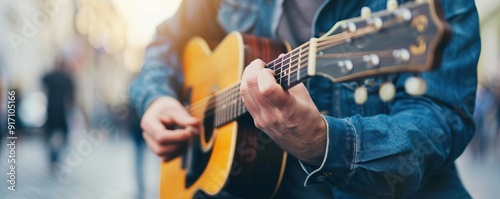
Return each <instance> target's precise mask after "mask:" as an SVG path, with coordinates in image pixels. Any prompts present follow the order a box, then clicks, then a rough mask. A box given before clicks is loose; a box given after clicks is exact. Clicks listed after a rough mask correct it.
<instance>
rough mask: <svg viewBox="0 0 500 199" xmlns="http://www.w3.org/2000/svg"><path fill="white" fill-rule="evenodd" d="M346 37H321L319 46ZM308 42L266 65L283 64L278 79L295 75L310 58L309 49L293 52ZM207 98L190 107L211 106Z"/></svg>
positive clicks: (330, 43) (324, 46) (192, 108)
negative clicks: (286, 68) (207, 102)
mask: <svg viewBox="0 0 500 199" xmlns="http://www.w3.org/2000/svg"><path fill="white" fill-rule="evenodd" d="M360 30H361V29H360ZM345 39H347V36H344V37H343V38H337V39H334V38H331V37H326V38H324V39H321V40H320V41H318V43H321V45H318V48H320V47H323V48H322V49H324V48H327V47H328V46H327V45H336V44H337V43H341V41H343V40H345ZM330 40H331V41H330ZM308 44H309V43H308V42H306V43H304V44H302V45H301V46H299V47H298V48H296V49H294V50H292V51H291V52H290V53H287V55H285V56H282V57H280V58H277V59H275V60H273V61H271V62H269V63H268V64H266V65H269V64H271V63H273V62H275V63H273V65H274V67H276V65H278V66H279V65H281V66H279V67H277V68H275V71H277V70H281V71H282V72H280V73H278V74H276V75H275V76H279V77H280V78H278V79H277V80H284V79H285V78H286V77H283V75H285V76H286V75H287V72H288V74H294V75H295V72H297V71H299V70H302V69H303V68H305V67H307V66H305V67H297V66H299V65H302V64H303V63H304V62H306V61H307V59H305V58H308V51H305V52H301V53H299V54H293V52H296V51H300V49H301V48H303V47H305V46H307V45H308ZM288 55H289V57H287V56H288ZM285 57H286V58H285ZM299 57H300V58H301V60H299V59H298V58H299ZM289 58H292V59H291V60H290V59H289ZM280 59H281V60H280ZM277 60H279V61H278V62H276V61H277ZM296 61H298V62H299V63H296V64H292V65H290V64H286V65H282V64H283V63H284V62H288V63H293V62H296ZM287 66H288V68H294V69H293V70H282V69H283V68H285V67H287ZM231 87H232V86H230V87H229V89H228V90H231V89H232V88H231ZM228 90H226V89H224V90H221V91H220V92H216V93H214V94H213V95H221V94H222V95H224V94H226V93H225V92H228ZM206 100H209V99H205V100H203V99H202V100H200V101H197V102H198V103H197V102H195V103H193V104H191V105H190V107H189V108H190V109H191V110H195V109H196V108H195V107H196V106H197V104H199V105H201V106H204V107H205V106H211V105H212V104H208V105H207V104H206V103H205V102H204V101H206ZM221 100H224V99H221ZM219 101H220V100H217V102H219ZM213 103H216V102H213Z"/></svg>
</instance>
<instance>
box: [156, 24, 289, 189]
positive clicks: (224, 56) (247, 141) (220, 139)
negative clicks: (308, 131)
mask: <svg viewBox="0 0 500 199" xmlns="http://www.w3.org/2000/svg"><path fill="white" fill-rule="evenodd" d="M285 51H286V47H285V46H284V45H283V44H281V43H279V42H274V41H270V40H267V39H261V38H257V37H252V36H244V35H241V34H239V33H231V34H229V35H228V36H227V37H226V38H224V40H223V41H222V42H221V43H220V44H219V45H218V46H217V48H216V49H215V50H214V51H211V49H210V48H209V46H208V44H207V43H206V42H205V41H204V40H203V39H201V38H194V39H193V40H191V42H189V43H188V44H187V46H186V47H185V50H184V54H183V58H182V61H183V67H184V68H183V73H184V77H185V79H184V88H183V92H184V98H185V100H186V101H187V102H189V103H194V102H201V103H197V104H196V106H206V107H210V106H209V105H210V104H213V103H215V102H216V101H217V99H216V98H215V95H213V93H214V92H216V91H218V90H221V89H224V88H226V87H229V86H231V85H234V84H236V83H238V82H239V81H240V78H241V74H242V73H243V69H244V67H245V66H246V65H247V64H249V62H251V61H252V60H254V59H256V58H260V59H263V60H264V61H270V60H271V59H273V58H276V57H278V56H279V54H281V53H284V52H285ZM211 96H212V97H211ZM207 99H208V100H207ZM202 110H203V111H191V112H190V113H191V114H192V115H193V116H195V117H197V118H199V119H200V120H201V121H202V126H201V127H200V130H201V132H200V135H199V136H197V137H196V138H194V139H193V140H192V141H191V142H190V143H189V146H188V150H187V152H186V154H185V155H183V156H180V157H177V158H176V159H174V160H171V161H169V162H167V163H162V166H161V187H160V190H161V191H160V198H162V199H167V198H204V197H205V198H219V197H223V196H224V195H226V194H230V195H233V196H238V197H241V198H272V197H273V196H274V194H275V193H276V191H277V190H278V187H279V185H280V182H281V179H282V177H283V173H284V169H285V162H286V153H285V152H284V151H283V150H282V149H281V148H279V147H278V146H277V145H276V143H274V142H273V141H272V140H271V139H270V138H269V137H268V136H267V135H265V133H263V132H261V131H260V130H258V129H257V128H256V127H255V126H254V123H253V120H252V118H251V116H250V115H249V114H248V113H247V114H244V115H242V116H240V117H238V118H237V119H236V120H234V121H230V122H228V123H226V124H224V125H222V126H218V127H216V126H214V122H213V121H214V117H216V116H214V115H213V114H212V115H211V114H210V113H213V109H210V108H206V109H202Z"/></svg>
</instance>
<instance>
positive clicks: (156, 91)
mask: <svg viewBox="0 0 500 199" xmlns="http://www.w3.org/2000/svg"><path fill="white" fill-rule="evenodd" d="M217 7H218V1H215V0H214V1H205V0H203V1H198V0H184V1H182V4H181V6H180V7H179V10H178V11H177V13H176V14H175V15H174V16H173V17H172V18H170V19H168V20H166V21H165V22H163V23H162V24H160V25H159V26H158V27H157V32H156V36H155V37H154V39H153V41H152V42H151V43H150V44H149V46H148V47H147V49H146V54H145V61H144V64H143V67H142V69H141V72H140V74H139V75H138V76H137V78H136V79H135V80H134V81H133V82H132V84H131V86H130V95H131V98H132V103H133V105H134V106H135V108H136V109H137V110H138V112H139V113H140V115H142V114H143V113H144V111H145V110H146V108H147V106H148V105H149V104H150V103H151V102H152V101H153V100H154V99H156V98H158V97H160V96H172V97H175V98H177V99H179V97H180V90H181V88H182V83H183V77H182V71H181V67H180V64H181V63H180V59H179V56H180V54H181V52H182V49H183V47H184V44H185V43H186V42H187V41H188V40H189V39H190V38H192V37H194V36H201V37H203V38H204V39H206V40H220V39H221V38H222V37H223V35H224V34H223V32H222V30H221V28H220V26H219V24H218V23H217V21H216V13H217Z"/></svg>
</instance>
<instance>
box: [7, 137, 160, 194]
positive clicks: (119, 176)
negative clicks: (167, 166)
mask: <svg viewBox="0 0 500 199" xmlns="http://www.w3.org/2000/svg"><path fill="white" fill-rule="evenodd" d="M82 139H83V137H79V138H74V137H73V139H72V146H71V149H72V150H73V152H69V153H67V154H66V155H65V157H66V158H68V159H67V161H69V162H71V163H69V162H67V163H66V167H60V168H59V169H56V170H59V173H53V172H52V171H51V169H50V167H49V166H48V160H47V158H46V157H47V154H46V149H45V147H44V144H43V142H42V140H41V139H37V138H35V137H31V138H27V139H23V140H19V142H18V143H19V144H18V146H17V155H18V157H17V160H16V161H17V165H18V168H17V176H16V178H17V184H16V192H11V191H9V190H8V189H7V186H8V183H7V182H6V179H7V177H8V176H7V175H6V173H7V167H6V166H7V158H6V156H5V155H6V151H5V150H4V149H5V147H6V144H4V143H3V144H2V145H1V147H2V155H1V158H0V160H1V163H0V165H1V174H2V175H0V179H2V180H1V183H0V185H1V189H0V198H2V199H87V198H88V199H115V198H116V199H137V198H138V197H137V194H136V192H137V189H136V184H135V182H136V180H135V175H134V165H135V164H134V151H133V150H134V147H133V144H132V142H131V140H130V139H126V138H116V137H115V138H109V137H108V138H105V139H104V140H103V141H102V143H101V144H99V145H97V146H93V147H92V149H91V152H90V153H83V154H79V153H77V152H74V151H75V150H77V148H76V146H78V143H82V141H81V140H82ZM83 140H84V139H83ZM83 142H85V141H83ZM80 146H83V145H80ZM88 146H90V145H88ZM70 151H71V150H70ZM87 151H90V150H87ZM78 157H80V158H78ZM70 159H71V160H70ZM158 161H159V160H158V159H157V158H156V157H154V156H153V155H152V154H151V153H150V152H149V151H147V155H146V158H145V161H144V163H145V170H146V175H145V178H146V197H145V198H147V199H150V198H157V197H158V195H157V188H158V178H157V177H156V173H157V171H158V168H159V167H158V166H159V165H158V164H159V162H158Z"/></svg>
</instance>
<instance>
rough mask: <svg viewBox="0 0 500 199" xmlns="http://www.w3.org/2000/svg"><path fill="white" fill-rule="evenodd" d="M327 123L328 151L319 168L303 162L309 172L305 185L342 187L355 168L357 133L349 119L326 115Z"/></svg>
mask: <svg viewBox="0 0 500 199" xmlns="http://www.w3.org/2000/svg"><path fill="white" fill-rule="evenodd" d="M323 119H324V120H325V122H326V125H327V132H326V133H327V141H326V145H327V147H326V151H325V157H324V159H323V162H322V163H321V165H320V167H319V168H316V169H314V168H315V167H314V166H311V165H308V164H305V163H302V162H301V161H300V160H299V163H300V166H301V167H302V169H303V170H304V172H306V173H307V177H306V180H305V181H304V186H308V185H311V184H323V185H324V186H326V187H329V188H331V187H334V186H338V187H341V186H343V185H344V184H345V183H346V180H347V179H348V177H349V175H350V174H351V173H352V171H353V169H354V158H355V156H356V133H355V128H354V126H353V125H352V123H351V122H350V121H349V120H347V119H338V118H334V117H330V116H324V115H323Z"/></svg>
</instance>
